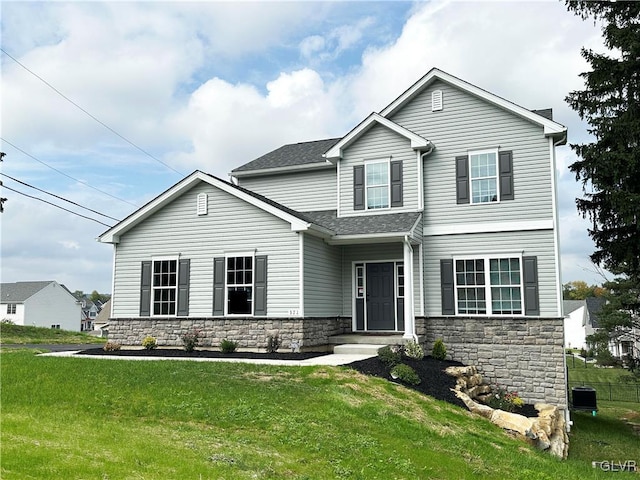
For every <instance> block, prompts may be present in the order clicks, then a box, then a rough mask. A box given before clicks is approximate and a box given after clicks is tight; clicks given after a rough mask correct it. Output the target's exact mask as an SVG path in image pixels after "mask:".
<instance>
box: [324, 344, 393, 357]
mask: <svg viewBox="0 0 640 480" xmlns="http://www.w3.org/2000/svg"><path fill="white" fill-rule="evenodd" d="M383 346H384V345H378V344H367V343H345V344H342V345H335V346H334V347H333V353H334V354H337V355H372V356H373V355H377V354H378V350H379V349H380V348H381V347H383Z"/></svg>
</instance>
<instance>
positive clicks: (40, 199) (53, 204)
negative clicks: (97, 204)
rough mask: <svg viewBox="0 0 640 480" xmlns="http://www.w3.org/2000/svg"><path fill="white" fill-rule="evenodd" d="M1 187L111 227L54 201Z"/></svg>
mask: <svg viewBox="0 0 640 480" xmlns="http://www.w3.org/2000/svg"><path fill="white" fill-rule="evenodd" d="M2 188H6V189H7V190H11V191H12V192H15V193H18V194H20V195H23V196H25V197H28V198H33V199H34V200H38V201H40V202H43V203H47V204H49V205H52V206H54V207H56V208H59V209H60V210H64V211H65V212H69V213H72V214H74V215H77V216H78V217H82V218H86V219H87V220H91V221H92V222H96V223H99V224H100V225H104V226H105V227H108V228H111V225H108V224H106V223H103V222H101V221H100V220H96V219H95V218H91V217H87V216H86V215H82V214H80V213H78V212H74V211H73V210H69V209H66V208H64V207H61V206H60V205H56V204H55V203H52V202H48V201H47V200H44V199H42V198H39V197H34V196H33V195H28V194H26V193H23V192H20V191H18V190H14V189H13V188H11V187H7V186H6V185H2Z"/></svg>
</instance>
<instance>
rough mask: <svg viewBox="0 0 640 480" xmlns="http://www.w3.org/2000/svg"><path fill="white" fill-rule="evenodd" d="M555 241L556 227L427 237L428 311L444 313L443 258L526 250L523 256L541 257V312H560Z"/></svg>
mask: <svg viewBox="0 0 640 480" xmlns="http://www.w3.org/2000/svg"><path fill="white" fill-rule="evenodd" d="M553 241H554V235H553V231H552V230H538V231H530V232H526V231H523V232H509V233H477V234H465V235H442V236H434V237H425V238H424V252H423V255H424V285H425V314H426V315H427V316H440V315H441V313H442V309H441V292H440V259H443V258H452V257H454V256H462V255H478V256H485V255H492V254H500V253H516V252H517V253H519V252H522V256H523V257H526V256H535V257H537V259H538V289H539V294H540V316H542V317H555V316H559V313H558V297H557V289H556V270H555V258H554V243H553Z"/></svg>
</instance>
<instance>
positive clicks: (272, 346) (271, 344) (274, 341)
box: [267, 335, 282, 353]
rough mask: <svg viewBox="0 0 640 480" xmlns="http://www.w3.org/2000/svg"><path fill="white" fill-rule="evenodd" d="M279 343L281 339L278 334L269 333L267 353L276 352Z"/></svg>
mask: <svg viewBox="0 0 640 480" xmlns="http://www.w3.org/2000/svg"><path fill="white" fill-rule="evenodd" d="M281 345H282V341H281V340H280V338H279V337H278V335H269V336H268V337H267V353H276V352H277V351H278V349H279V348H280V346H281Z"/></svg>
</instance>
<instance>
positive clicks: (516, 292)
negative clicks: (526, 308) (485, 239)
mask: <svg viewBox="0 0 640 480" xmlns="http://www.w3.org/2000/svg"><path fill="white" fill-rule="evenodd" d="M454 264H455V271H454V273H455V290H456V298H457V301H456V305H457V308H456V310H457V313H458V314H459V315H487V314H488V315H521V314H522V313H523V307H522V303H523V302H522V275H521V268H520V258H513V257H512V258H481V259H456V260H455V261H454Z"/></svg>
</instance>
